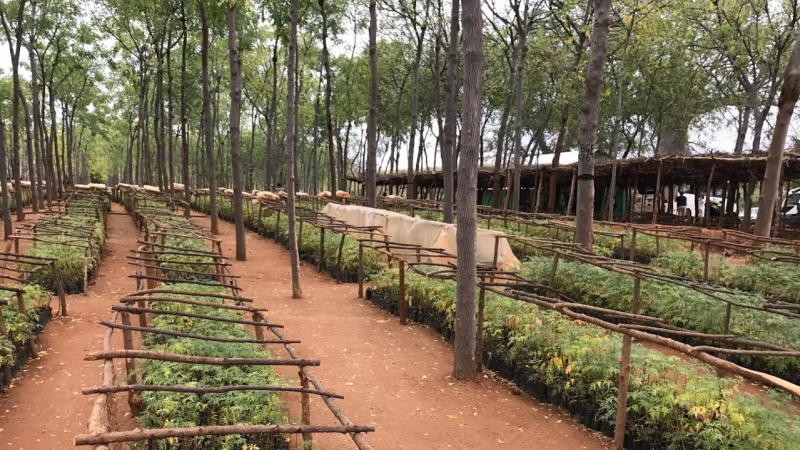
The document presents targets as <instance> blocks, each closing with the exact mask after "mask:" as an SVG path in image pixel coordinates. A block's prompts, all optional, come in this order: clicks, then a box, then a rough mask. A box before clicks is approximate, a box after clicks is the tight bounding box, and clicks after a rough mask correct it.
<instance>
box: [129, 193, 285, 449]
mask: <svg viewBox="0 0 800 450" xmlns="http://www.w3.org/2000/svg"><path fill="white" fill-rule="evenodd" d="M145 207H153V206H152V205H146V206H145ZM156 209H159V208H157V207H156ZM162 211H163V210H162ZM163 220H165V221H171V222H173V224H180V223H184V224H186V219H184V218H183V217H180V216H177V215H167V216H164V219H163ZM167 245H171V246H176V247H179V248H184V249H193V250H207V247H204V245H203V242H202V240H200V239H189V238H170V239H167ZM166 256H167V255H163V256H162V257H165V258H166ZM203 258H205V259H208V260H210V258H206V257H203ZM201 259H202V258H201ZM205 259H203V260H205ZM167 260H168V261H170V263H169V266H170V267H172V268H186V269H188V270H193V269H194V268H200V267H208V266H197V265H193V264H192V263H193V262H197V261H198V260H199V259H198V258H197V257H191V258H185V257H182V258H170V259H167ZM174 275H177V276H176V277H175V278H176V279H185V275H184V274H178V273H176V274H174ZM164 288H165V289H170V290H174V291H185V292H193V293H194V294H192V295H177V294H173V296H175V297H179V298H188V299H192V300H199V301H203V302H211V303H220V302H222V301H223V300H222V299H220V298H215V297H205V296H203V294H206V293H208V294H210V293H224V292H225V289H224V288H222V287H210V286H201V285H195V284H183V283H177V284H167V285H165V286H164ZM152 307H153V308H156V309H163V310H169V311H181V312H190V313H195V314H203V315H208V316H212V317H218V318H227V319H238V320H241V319H242V318H243V317H242V315H241V314H240V313H239V312H237V311H231V310H225V309H219V308H213V307H208V306H200V305H189V304H181V303H170V302H153V304H152ZM152 326H153V327H155V328H159V329H164V330H170V331H176V332H182V333H189V334H195V335H201V336H211V337H221V338H236V339H252V336H250V334H249V333H248V331H247V329H246V328H245V327H244V325H240V324H233V323H225V322H218V321H213V320H208V319H195V318H189V317H182V316H170V315H154V316H153V322H152ZM142 348H144V349H147V350H152V351H159V352H167V353H175V354H181V355H194V356H207V357H219V358H222V357H226V358H265V359H266V358H271V353H270V352H269V351H268V350H266V349H265V348H264V347H263V346H261V345H258V344H244V343H224V342H210V341H202V340H197V339H188V338H179V337H173V336H165V335H159V334H145V335H144V339H143V342H142ZM142 372H143V374H144V376H143V379H142V383H144V384H152V385H171V386H193V387H204V386H230V385H279V384H284V383H285V382H284V381H283V380H282V379H281V378H280V377H279V376H278V375H277V374H276V373H275V372H274V371H273V369H272V368H271V367H269V366H230V367H224V366H209V365H200V364H198V365H195V364H184V363H173V362H165V361H154V360H143V361H142ZM141 396H142V401H143V403H144V407H145V408H144V411H143V412H142V414H141V416H140V417H139V421H140V423H141V424H142V426H143V427H144V428H173V427H193V426H213V425H271V424H283V423H286V422H287V421H288V415H287V410H286V407H285V405H284V404H283V401H282V400H281V399H280V398H279V397H278V396H277V395H275V394H274V393H273V392H270V391H241V392H229V393H224V394H186V393H178V392H144V393H142V394H141ZM250 445H257V446H259V447H260V448H264V449H272V448H283V447H284V446H285V442H284V441H283V440H282V438H281V437H280V436H271V435H265V436H249V437H247V436H241V435H230V436H219V437H214V436H206V437H198V438H191V439H183V440H178V439H173V440H164V441H158V442H153V443H150V446H149V447H148V448H157V449H165V450H166V449H173V448H208V449H212V448H213V449H223V450H239V449H242V448H247V447H248V446H250Z"/></svg>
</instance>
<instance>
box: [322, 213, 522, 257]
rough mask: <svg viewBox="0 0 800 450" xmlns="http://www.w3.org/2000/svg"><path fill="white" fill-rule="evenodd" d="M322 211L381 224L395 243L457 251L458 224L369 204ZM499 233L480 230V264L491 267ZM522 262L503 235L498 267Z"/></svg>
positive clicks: (351, 222)
mask: <svg viewBox="0 0 800 450" xmlns="http://www.w3.org/2000/svg"><path fill="white" fill-rule="evenodd" d="M322 213H324V214H327V215H329V216H331V217H333V218H334V219H337V220H341V221H342V222H345V223H347V224H348V225H353V226H362V227H363V226H377V227H380V231H381V233H383V234H385V235H387V236H389V239H390V240H391V241H392V242H397V243H399V244H412V245H419V246H421V247H428V248H439V249H442V250H444V251H446V252H447V253H450V254H453V255H455V254H457V246H456V226H455V225H451V224H447V223H442V222H435V221H433V220H425V219H421V218H419V217H409V216H407V215H405V214H400V213H396V212H392V211H386V210H383V209H375V208H367V207H365V206H355V205H339V204H337V203H328V204H327V205H325V208H323V209H322ZM498 235H502V233H500V232H498V231H491V230H480V229H479V230H478V235H477V240H476V242H475V244H476V257H477V259H478V264H481V265H486V266H490V265H492V262H493V260H494V245H495V240H496V237H495V236H498ZM517 265H519V260H518V259H517V257H516V256H514V252H513V251H511V246H510V245H509V244H508V241H507V240H506V239H505V238H500V240H499V243H498V248H497V266H498V268H500V269H502V270H508V269H512V268H514V267H516V266H517Z"/></svg>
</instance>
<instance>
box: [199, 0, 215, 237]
mask: <svg viewBox="0 0 800 450" xmlns="http://www.w3.org/2000/svg"><path fill="white" fill-rule="evenodd" d="M197 4H198V6H199V7H200V21H201V23H202V34H203V42H202V45H201V51H200V58H201V61H202V78H203V119H204V120H205V129H204V130H203V131H204V132H205V142H204V144H205V146H206V158H207V160H208V191H209V193H208V209H209V215H210V216H211V233H212V234H219V225H218V224H217V175H216V164H214V128H213V127H214V124H213V122H212V117H211V92H210V90H209V86H208V51H209V48H208V47H209V45H210V43H209V36H208V34H209V30H208V15H207V14H206V6H205V0H198V1H197Z"/></svg>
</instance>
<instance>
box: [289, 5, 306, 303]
mask: <svg viewBox="0 0 800 450" xmlns="http://www.w3.org/2000/svg"><path fill="white" fill-rule="evenodd" d="M298 8H299V7H298V0H292V8H291V15H292V24H291V30H290V33H289V57H288V62H287V70H286V78H287V83H286V86H287V87H288V88H287V89H286V178H287V183H286V190H287V191H288V194H289V197H288V198H287V199H286V206H287V216H288V219H289V255H290V257H291V264H292V298H295V299H299V298H302V297H303V290H302V288H301V287H300V256H299V254H298V251H297V235H296V231H295V207H294V202H295V173H294V158H295V152H294V144H295V139H296V136H295V127H294V120H295V118H294V108H295V103H294V93H295V92H294V84H295V81H294V76H295V64H296V56H295V55H296V54H297V20H298V17H297V16H298V14H299V11H298Z"/></svg>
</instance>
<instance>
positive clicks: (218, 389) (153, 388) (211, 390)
mask: <svg viewBox="0 0 800 450" xmlns="http://www.w3.org/2000/svg"><path fill="white" fill-rule="evenodd" d="M241 391H275V392H301V393H305V394H314V395H320V396H323V397H333V398H340V399H343V398H344V396H343V395H340V394H334V393H332V392H325V391H318V390H316V389H308V388H299V387H292V386H267V385H252V386H251V385H241V386H212V387H195V386H159V385H153V384H132V385H120V386H94V387H90V388H84V389H82V390H81V393H82V394H83V395H91V394H111V393H116V392H182V393H186V394H224V393H226V392H241Z"/></svg>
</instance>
